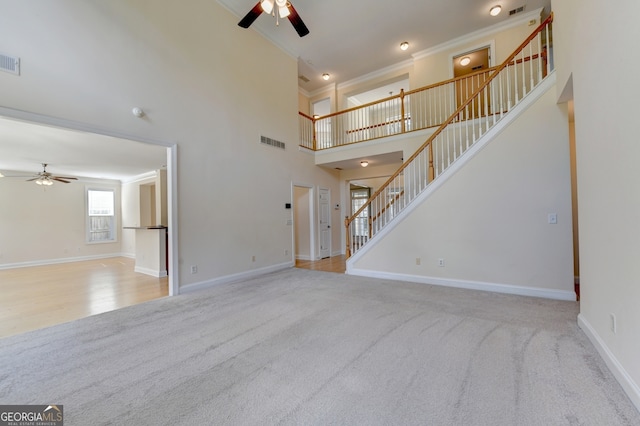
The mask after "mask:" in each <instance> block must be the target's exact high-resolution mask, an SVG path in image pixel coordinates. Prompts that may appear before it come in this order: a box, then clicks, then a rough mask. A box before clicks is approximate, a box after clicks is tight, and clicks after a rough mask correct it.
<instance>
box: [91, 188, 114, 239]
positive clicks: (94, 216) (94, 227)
mask: <svg viewBox="0 0 640 426" xmlns="http://www.w3.org/2000/svg"><path fill="white" fill-rule="evenodd" d="M115 211H116V209H115V191H114V190H112V189H88V190H87V241H88V242H90V243H99V242H111V241H115V240H116V232H115V229H116V215H115Z"/></svg>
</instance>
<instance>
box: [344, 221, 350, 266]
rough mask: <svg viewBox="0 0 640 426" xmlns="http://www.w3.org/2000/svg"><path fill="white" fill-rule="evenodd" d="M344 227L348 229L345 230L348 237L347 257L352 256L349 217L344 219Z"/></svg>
mask: <svg viewBox="0 0 640 426" xmlns="http://www.w3.org/2000/svg"><path fill="white" fill-rule="evenodd" d="M344 227H345V228H346V229H347V232H345V235H346V237H347V249H346V251H345V254H346V255H347V259H348V258H350V257H351V239H350V234H351V233H350V232H349V218H348V217H346V218H345V219H344Z"/></svg>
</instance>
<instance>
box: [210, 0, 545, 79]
mask: <svg viewBox="0 0 640 426" xmlns="http://www.w3.org/2000/svg"><path fill="white" fill-rule="evenodd" d="M218 2H219V3H221V4H222V5H224V6H225V7H226V8H227V9H229V10H230V11H232V12H233V13H234V14H235V15H237V16H238V21H239V20H240V19H241V18H242V17H243V16H244V15H245V14H246V13H247V12H248V11H249V10H250V9H251V8H252V7H254V6H255V5H256V2H257V0H218ZM291 3H292V4H293V6H294V7H295V8H296V10H297V12H298V14H299V15H300V17H301V18H302V20H303V21H304V23H305V24H306V25H307V27H308V28H309V30H310V33H309V34H308V35H307V36H305V37H302V38H301V37H298V34H297V33H296V32H295V30H294V29H293V27H292V26H291V24H290V23H289V22H288V21H287V20H284V21H281V22H280V25H278V26H276V19H275V18H274V17H272V16H270V15H267V14H266V13H263V14H262V15H261V16H260V17H258V19H257V20H256V21H255V22H254V23H253V25H251V27H250V28H249V30H243V29H240V28H239V30H241V31H251V30H254V31H258V32H259V33H261V34H262V35H264V36H265V37H266V38H267V39H269V40H271V41H272V42H274V43H275V44H276V45H278V46H279V47H281V48H282V49H283V50H285V51H286V52H288V53H289V54H290V55H292V56H293V57H294V58H297V59H298V74H299V75H303V76H305V77H306V78H308V79H309V82H304V81H302V80H299V81H298V84H299V86H300V87H301V88H303V89H304V90H306V91H308V92H313V91H315V90H317V89H319V88H322V87H324V86H326V85H327V84H332V83H337V84H339V83H344V82H347V81H350V80H353V79H354V78H357V77H361V76H363V75H366V74H368V73H371V72H374V71H378V70H381V69H383V68H385V67H388V66H392V65H395V64H398V63H400V62H403V61H405V60H409V59H411V55H413V54H416V53H418V52H422V51H425V50H427V49H430V48H433V47H434V46H437V45H440V44H442V43H444V42H446V41H450V40H453V39H455V38H458V37H461V36H464V35H466V34H469V33H471V32H474V31H476V30H480V29H482V28H486V27H488V26H490V25H493V24H496V23H499V22H502V21H505V20H508V19H509V18H510V17H509V11H511V10H514V9H518V8H520V7H522V6H524V10H523V11H524V12H531V11H534V10H536V9H539V8H541V7H544V8H546V12H547V13H548V12H549V10H550V7H551V6H550V4H551V0H423V1H417V0H394V1H384V0H379V1H375V0H366V1H365V0H349V1H344V0H322V1H318V0H291ZM497 4H500V5H501V6H502V13H500V14H499V15H498V16H496V17H493V16H490V15H489V9H490V8H491V7H493V6H495V5H497ZM403 41H407V42H409V49H407V50H406V51H402V50H401V49H400V43H401V42H403ZM323 73H329V74H330V75H331V79H330V80H329V81H328V82H327V81H324V80H323V79H322V74H323Z"/></svg>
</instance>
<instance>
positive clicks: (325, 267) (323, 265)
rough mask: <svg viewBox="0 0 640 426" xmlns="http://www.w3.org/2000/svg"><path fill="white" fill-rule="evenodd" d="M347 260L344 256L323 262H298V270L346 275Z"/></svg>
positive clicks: (323, 260)
mask: <svg viewBox="0 0 640 426" xmlns="http://www.w3.org/2000/svg"><path fill="white" fill-rule="evenodd" d="M346 260H347V258H346V256H344V255H342V256H333V257H328V258H326V259H321V260H296V268H302V269H313V270H314V271H325V272H339V273H344V272H345V271H346V270H347V267H346Z"/></svg>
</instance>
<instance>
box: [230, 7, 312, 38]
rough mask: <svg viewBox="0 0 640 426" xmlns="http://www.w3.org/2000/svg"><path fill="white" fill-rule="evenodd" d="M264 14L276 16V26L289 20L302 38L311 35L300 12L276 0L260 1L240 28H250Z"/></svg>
mask: <svg viewBox="0 0 640 426" xmlns="http://www.w3.org/2000/svg"><path fill="white" fill-rule="evenodd" d="M276 6H277V7H278V11H277V12H276V11H275V10H274V8H275V7H276ZM262 12H265V13H268V14H271V15H273V16H275V18H276V26H278V25H280V21H279V20H280V19H284V18H287V19H288V20H289V22H291V25H293V28H294V29H295V30H296V32H297V33H298V35H299V36H300V37H304V36H306V35H307V34H309V29H308V28H307V26H306V25H305V24H304V22H302V18H300V15H298V12H297V11H296V9H295V8H294V7H293V5H292V4H291V2H290V1H287V0H275V2H274V0H260V1H259V2H258V3H257V4H256V5H255V6H254V7H253V9H251V10H250V11H249V13H247V14H246V15H245V16H244V18H242V19H241V20H240V22H238V26H240V27H242V28H249V27H250V26H251V24H253V22H254V21H255V20H256V19H258V16H260V15H261V14H262Z"/></svg>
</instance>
